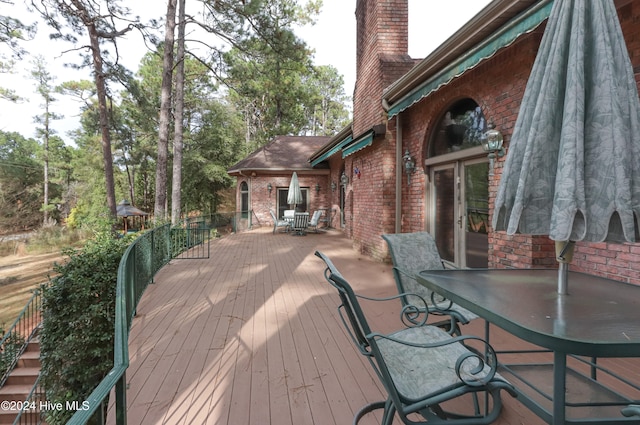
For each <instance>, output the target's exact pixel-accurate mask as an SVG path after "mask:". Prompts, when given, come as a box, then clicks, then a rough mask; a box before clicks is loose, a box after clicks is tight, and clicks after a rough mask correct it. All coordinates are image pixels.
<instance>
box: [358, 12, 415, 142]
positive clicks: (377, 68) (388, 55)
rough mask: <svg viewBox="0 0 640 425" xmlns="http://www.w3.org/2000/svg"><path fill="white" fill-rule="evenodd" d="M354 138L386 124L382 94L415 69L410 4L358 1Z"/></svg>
mask: <svg viewBox="0 0 640 425" xmlns="http://www.w3.org/2000/svg"><path fill="white" fill-rule="evenodd" d="M356 19H357V24H358V28H357V58H356V76H357V81H356V87H355V90H354V99H353V110H354V113H353V134H354V136H356V137H357V136H359V135H360V134H362V133H364V132H365V131H367V130H369V129H370V128H371V127H373V126H374V125H377V124H383V123H385V122H386V118H385V113H384V110H383V109H382V104H381V100H382V91H383V89H384V88H386V87H387V86H388V85H390V84H391V83H392V82H394V81H396V80H397V79H398V78H400V77H401V76H402V75H404V74H405V73H406V72H407V71H409V69H411V67H412V66H413V65H414V63H415V61H414V60H412V59H411V58H410V57H409V56H408V54H407V52H408V43H409V32H408V31H409V30H408V28H409V4H408V0H358V3H357V6H356Z"/></svg>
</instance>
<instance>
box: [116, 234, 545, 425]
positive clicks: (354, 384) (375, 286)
mask: <svg viewBox="0 0 640 425" xmlns="http://www.w3.org/2000/svg"><path fill="white" fill-rule="evenodd" d="M316 249H318V250H321V251H323V252H324V253H326V254H327V255H328V256H329V257H331V258H332V259H333V260H334V262H335V264H336V266H337V267H338V268H339V269H340V270H341V272H342V273H343V274H344V276H345V277H346V278H347V279H349V281H350V282H351V283H352V285H353V286H354V288H355V289H356V290H357V291H359V292H360V293H363V294H365V295H369V296H386V295H391V294H393V293H394V292H395V285H394V282H393V276H392V273H391V266H390V265H389V264H382V263H377V262H374V261H372V260H370V259H368V258H367V257H365V256H362V255H359V254H357V253H356V252H355V251H354V250H353V249H352V248H351V242H350V241H349V240H348V239H346V238H344V237H343V236H342V234H341V233H339V232H336V231H329V232H325V233H319V234H308V235H307V236H302V237H294V236H291V235H289V234H285V233H280V234H276V235H272V234H271V229H259V230H254V231H250V232H245V233H240V234H234V235H231V236H228V237H225V238H222V239H219V240H215V241H212V242H211V258H210V259H206V260H174V261H172V262H171V263H170V264H169V265H167V266H165V267H164V268H163V269H162V270H161V271H160V272H159V273H158V275H157V276H156V279H155V282H156V283H155V284H152V285H150V286H149V288H148V289H147V291H146V293H145V294H144V295H143V297H142V300H141V301H140V304H139V306H138V310H137V312H138V314H137V316H136V318H135V319H134V321H133V325H132V327H131V334H130V339H129V351H130V358H131V364H130V366H129V369H128V371H127V382H128V391H127V403H128V423H129V424H130V425H136V424H194V425H195V424H198V425H199V424H205V423H210V424H229V425H237V424H269V423H271V424H278V425H287V424H290V425H302V424H317V425H330V424H349V423H351V422H352V420H353V415H354V414H355V412H357V411H358V410H359V409H360V407H362V406H363V405H365V404H367V403H369V402H371V401H376V400H381V399H383V391H382V389H381V385H380V384H379V382H378V380H377V377H376V376H375V375H374V374H373V371H372V370H371V368H370V366H369V365H368V363H366V360H365V359H364V358H362V356H361V355H360V354H358V353H357V352H356V349H355V347H354V346H353V344H352V342H351V340H350V339H349V337H348V336H347V335H346V333H345V332H344V328H343V326H342V323H341V322H340V321H339V320H340V319H339V317H338V313H337V303H338V300H337V297H335V294H334V290H333V288H331V287H330V286H329V285H328V284H327V283H326V281H325V280H324V277H323V270H324V268H323V264H322V261H321V260H320V259H318V258H317V257H315V256H314V255H313V253H314V252H315V250H316ZM389 307H390V310H389V311H376V312H375V313H372V314H371V317H372V319H371V321H372V324H373V325H374V326H376V325H380V326H382V325H383V324H384V323H385V322H388V321H389V319H390V318H392V320H393V321H397V308H398V307H399V303H398V305H395V304H389ZM392 308H393V309H396V310H394V311H392V310H391V309H392ZM483 326H484V324H483V322H482V321H480V320H477V321H475V322H474V323H472V324H470V325H467V326H466V327H465V328H464V330H463V331H464V332H466V333H474V334H477V335H483V332H484V327H483ZM504 341H510V337H509V336H508V335H505V334H504V333H500V332H499V331H498V332H495V333H494V334H492V343H501V342H504ZM111 399H112V400H113V397H112V398H111ZM503 399H504V402H505V408H504V409H503V412H502V414H501V417H500V418H499V420H498V421H496V422H495V424H497V425H516V424H517V425H521V424H526V425H538V424H542V423H543V422H542V420H540V419H539V418H537V417H535V416H534V415H533V414H531V413H530V412H529V411H528V410H527V409H526V408H524V407H523V406H522V405H521V404H520V403H519V402H518V401H517V400H515V399H512V398H511V397H509V396H508V395H506V394H505V395H504V396H503ZM113 411H114V409H113V408H112V407H111V408H110V411H109V413H110V414H109V423H111V424H113V423H114V418H113V414H112V413H113ZM369 416H370V417H368V418H366V419H365V420H363V421H361V424H363V425H366V424H374V423H380V416H379V415H378V416H376V415H369Z"/></svg>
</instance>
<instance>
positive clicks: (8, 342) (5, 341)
mask: <svg viewBox="0 0 640 425" xmlns="http://www.w3.org/2000/svg"><path fill="white" fill-rule="evenodd" d="M41 298H42V297H41V292H40V290H39V289H36V290H35V291H34V293H33V295H32V296H31V298H30V299H29V301H28V302H27V304H26V305H25V306H24V308H23V309H22V311H21V312H20V314H19V315H18V318H17V319H16V320H15V322H13V324H12V325H11V327H10V328H9V330H8V331H7V332H6V333H5V334H4V336H3V337H2V339H0V387H2V386H3V385H4V383H5V382H6V380H7V378H8V377H9V374H10V373H11V371H12V370H13V368H14V367H15V365H16V363H17V362H18V358H19V357H20V355H21V354H22V353H23V352H24V350H25V348H26V347H27V344H29V341H31V338H33V336H34V335H35V334H36V332H37V330H38V327H39V326H40V317H41V315H40V303H41Z"/></svg>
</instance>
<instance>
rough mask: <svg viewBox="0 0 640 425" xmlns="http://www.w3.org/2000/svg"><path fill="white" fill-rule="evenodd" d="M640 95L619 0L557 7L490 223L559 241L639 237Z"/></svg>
mask: <svg viewBox="0 0 640 425" xmlns="http://www.w3.org/2000/svg"><path fill="white" fill-rule="evenodd" d="M638 217H640V100H639V98H638V88H637V86H636V82H635V78H634V73H633V68H632V65H631V61H630V60H629V55H628V52H627V46H626V44H625V40H624V38H623V35H622V30H621V28H620V22H619V21H618V15H617V13H616V9H615V5H614V3H613V0H598V1H593V0H562V1H556V2H555V3H554V5H553V8H552V10H551V14H550V16H549V20H548V22H547V27H546V29H545V33H544V35H543V38H542V42H541V44H540V48H539V50H538V54H537V56H536V60H535V63H534V65H533V68H532V71H531V75H530V77H529V80H528V82H527V86H526V89H525V93H524V96H523V99H522V104H521V107H520V111H519V114H518V118H517V120H516V124H515V128H514V131H513V136H512V138H511V142H510V145H509V153H508V155H507V158H506V161H505V165H504V170H503V173H502V177H501V179H500V185H499V187H498V193H497V196H496V201H495V210H494V217H493V226H494V229H496V230H506V231H507V233H508V234H514V233H525V234H533V235H549V237H550V238H551V239H552V240H555V241H583V240H584V241H593V242H602V241H616V242H620V241H628V242H635V241H637V240H638V239H640V234H639V231H638Z"/></svg>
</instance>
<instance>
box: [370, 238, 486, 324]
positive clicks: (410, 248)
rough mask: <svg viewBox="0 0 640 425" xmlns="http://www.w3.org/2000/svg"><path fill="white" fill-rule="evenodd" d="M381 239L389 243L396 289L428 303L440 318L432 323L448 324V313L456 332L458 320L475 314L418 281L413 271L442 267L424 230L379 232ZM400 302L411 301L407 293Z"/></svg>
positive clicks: (405, 303)
mask: <svg viewBox="0 0 640 425" xmlns="http://www.w3.org/2000/svg"><path fill="white" fill-rule="evenodd" d="M382 239H384V240H385V241H386V242H387V245H388V246H389V253H390V254H391V260H392V261H393V277H394V279H395V281H396V286H397V287H398V292H400V293H405V292H411V293H415V294H418V295H420V296H422V297H423V298H424V299H426V300H427V302H428V303H429V312H430V313H431V314H433V315H434V316H441V317H442V318H443V320H442V321H441V322H439V323H433V324H434V325H438V326H443V327H445V328H446V327H447V326H449V325H450V321H449V316H450V315H451V316H453V317H454V318H455V319H456V322H455V327H456V329H455V333H460V330H459V324H466V323H469V321H471V320H473V319H476V318H477V317H478V316H477V315H475V314H474V313H472V312H470V311H469V310H467V309H464V308H462V307H460V306H459V305H457V304H453V303H452V302H451V301H449V300H447V299H444V298H442V297H440V296H438V295H437V294H435V293H433V292H432V291H430V290H429V289H427V288H425V287H424V286H422V285H420V284H419V283H418V281H417V280H416V279H415V275H416V274H417V273H418V272H419V271H422V270H438V269H444V265H443V263H442V259H441V258H440V254H439V253H438V247H437V246H436V242H435V240H434V239H433V237H432V236H431V235H430V234H429V233H428V232H415V233H396V234H385V235H382ZM400 301H401V302H402V305H403V306H406V305H409V304H412V305H415V302H414V300H412V299H411V297H410V296H409V297H401V298H400Z"/></svg>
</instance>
